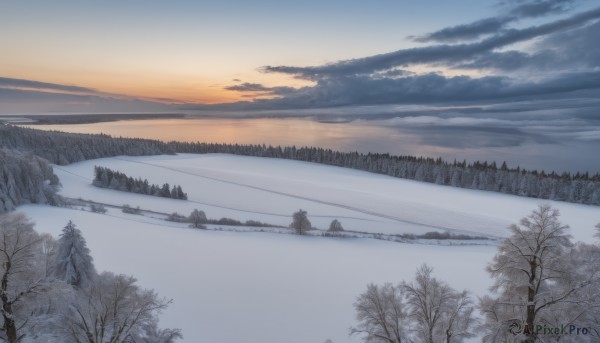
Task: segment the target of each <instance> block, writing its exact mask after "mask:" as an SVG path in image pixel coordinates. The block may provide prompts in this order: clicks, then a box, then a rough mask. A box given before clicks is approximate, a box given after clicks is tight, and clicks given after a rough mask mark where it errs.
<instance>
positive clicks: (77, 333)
mask: <svg viewBox="0 0 600 343" xmlns="http://www.w3.org/2000/svg"><path fill="white" fill-rule="evenodd" d="M169 303H170V301H168V300H165V299H161V298H159V297H158V295H157V294H156V293H155V292H154V291H152V290H146V289H142V288H140V287H138V286H137V284H136V279H135V278H133V277H131V276H125V275H114V274H112V273H106V272H105V273H102V274H101V275H99V276H98V277H97V279H96V281H95V282H94V283H93V284H92V285H91V287H89V288H87V289H81V290H80V291H79V293H78V298H77V300H76V301H75V303H74V304H73V307H72V311H71V312H70V313H69V314H68V315H67V317H66V318H65V319H64V321H65V323H66V325H64V329H65V330H67V332H65V334H67V335H68V336H69V338H70V339H71V340H72V341H74V342H87V343H125V342H136V338H139V337H148V334H153V332H152V331H154V333H155V334H159V335H162V336H164V337H163V338H166V339H168V340H166V342H172V341H173V340H175V339H176V338H178V337H180V333H179V331H173V330H170V331H168V332H167V331H165V332H162V333H160V332H158V331H156V324H157V322H158V317H157V315H158V314H159V313H160V312H161V311H162V310H163V309H165V308H166V307H167V306H168V304H169ZM153 342H155V341H153ZM160 342H162V341H160Z"/></svg>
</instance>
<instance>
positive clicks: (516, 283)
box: [480, 205, 594, 342]
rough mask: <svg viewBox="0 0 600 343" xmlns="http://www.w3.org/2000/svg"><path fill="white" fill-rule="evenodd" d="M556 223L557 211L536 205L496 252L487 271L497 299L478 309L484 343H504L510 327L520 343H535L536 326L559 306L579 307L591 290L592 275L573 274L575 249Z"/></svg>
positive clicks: (486, 300)
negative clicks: (498, 342) (582, 295)
mask: <svg viewBox="0 0 600 343" xmlns="http://www.w3.org/2000/svg"><path fill="white" fill-rule="evenodd" d="M558 217H559V212H558V210H556V209H553V208H552V207H550V206H549V205H540V206H539V207H538V208H537V209H536V210H534V211H533V212H532V213H531V214H530V215H529V216H527V217H525V218H523V219H521V223H520V224H521V225H514V224H513V225H511V226H510V227H509V230H510V231H511V236H510V237H508V238H507V239H505V240H504V241H503V242H502V243H501V244H500V245H499V246H498V253H497V254H496V256H495V257H494V261H493V263H492V264H491V265H490V266H489V267H488V272H489V273H490V275H491V276H492V277H493V278H494V279H495V282H494V285H493V287H492V292H493V293H494V294H497V296H496V297H493V296H486V297H484V298H482V300H481V303H480V308H481V309H482V312H483V313H484V315H485V317H486V323H485V326H484V329H485V330H486V331H487V333H486V334H487V335H486V337H485V339H486V340H488V341H500V340H503V339H506V335H507V333H508V329H509V327H510V326H511V325H514V326H516V327H518V328H519V327H520V328H519V330H517V331H515V333H519V332H521V333H520V335H522V336H523V338H522V339H523V341H524V342H534V341H535V340H536V337H537V334H536V332H535V331H536V330H535V325H536V324H543V323H545V322H548V321H551V320H552V319H551V318H552V317H553V316H554V315H555V314H556V311H559V309H560V307H561V306H560V305H561V304H566V303H580V301H581V299H580V297H579V294H581V292H584V291H585V288H587V287H590V286H591V285H593V284H594V279H593V278H594V276H593V275H585V276H584V275H577V274H576V273H575V272H576V269H577V268H573V267H570V264H569V263H568V258H569V256H570V254H571V253H572V251H573V244H572V243H571V239H570V236H569V235H568V234H567V233H566V231H567V229H568V226H567V225H563V224H562V223H561V222H560V221H559V220H558ZM553 308H554V309H556V310H555V311H553Z"/></svg>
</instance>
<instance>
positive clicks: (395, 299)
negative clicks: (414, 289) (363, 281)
mask: <svg viewBox="0 0 600 343" xmlns="http://www.w3.org/2000/svg"><path fill="white" fill-rule="evenodd" d="M402 290H403V289H402V288H401V287H395V286H394V285H392V284H391V283H386V284H384V285H383V286H377V285H374V284H369V285H368V286H367V290H366V291H365V292H364V293H363V294H361V295H359V296H358V298H357V299H356V302H355V303H354V308H355V310H356V319H357V320H358V325H356V326H355V327H351V328H350V334H351V335H356V334H358V335H362V336H363V337H362V339H363V341H364V342H367V343H402V342H410V340H409V330H410V319H409V314H408V310H407V305H406V303H405V302H404V299H403V297H404V295H403V293H402Z"/></svg>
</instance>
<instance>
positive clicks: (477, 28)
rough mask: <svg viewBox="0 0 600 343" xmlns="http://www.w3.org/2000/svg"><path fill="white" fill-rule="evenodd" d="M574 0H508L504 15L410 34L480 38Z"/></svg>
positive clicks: (441, 39) (560, 9)
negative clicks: (429, 31)
mask: <svg viewBox="0 0 600 343" xmlns="http://www.w3.org/2000/svg"><path fill="white" fill-rule="evenodd" d="M573 2H574V0H534V1H525V0H516V1H506V2H504V3H503V4H504V5H505V7H507V12H506V14H504V15H501V16H498V17H492V18H485V19H481V20H477V21H474V22H472V23H468V24H461V25H456V26H451V27H447V28H443V29H441V30H439V31H435V32H431V33H428V34H425V35H422V36H410V37H408V38H409V39H412V40H414V41H416V42H422V43H423V42H439V43H445V42H457V41H461V40H473V39H478V38H480V37H481V36H483V35H489V34H496V33H499V32H500V31H503V30H505V29H506V26H507V25H508V24H510V23H512V22H515V21H518V20H521V19H524V18H534V17H541V16H545V15H549V14H556V13H560V12H564V11H566V10H568V9H569V8H570V7H571V5H572V4H573Z"/></svg>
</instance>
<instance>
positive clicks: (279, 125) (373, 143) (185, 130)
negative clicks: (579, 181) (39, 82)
mask: <svg viewBox="0 0 600 343" xmlns="http://www.w3.org/2000/svg"><path fill="white" fill-rule="evenodd" d="M32 127H33V128H36V129H43V130H59V131H66V132H76V133H104V134H109V135H112V136H116V137H119V136H122V137H135V138H150V139H158V140H162V141H170V140H178V141H187V142H196V141H199V142H209V143H230V144H235V143H238V144H267V145H281V146H291V145H295V146H315V147H322V148H329V149H333V150H340V151H358V152H362V153H367V152H376V153H390V154H394V155H415V156H427V157H434V158H435V157H442V158H444V159H446V160H449V161H452V160H454V159H456V160H459V161H462V160H464V159H466V160H467V161H475V160H480V161H484V160H485V161H489V162H492V161H495V162H496V163H502V161H506V162H507V163H508V165H509V167H516V166H517V165H518V166H521V167H523V168H527V169H543V170H545V171H552V170H554V171H556V172H563V171H568V172H577V171H580V172H584V171H589V172H591V173H596V172H599V171H600V158H598V157H597V151H599V150H600V146H599V145H600V144H599V143H598V141H597V140H579V141H577V140H568V141H561V142H558V141H555V140H553V139H551V138H549V137H545V136H540V135H536V134H534V133H526V132H522V131H519V130H515V129H510V128H507V129H504V130H499V129H494V130H489V129H487V128H481V127H466V126H465V127H462V126H452V127H447V126H442V127H439V126H429V125H416V126H414V125H403V124H398V123H397V122H394V120H370V121H369V120H355V121H351V122H343V123H338V122H334V123H331V122H319V121H315V120H311V119H298V118H294V119H271V118H268V119H264V118H261V119H164V120H163V119H161V120H126V121H117V122H103V123H94V124H75V125H35V126H32ZM584 156H588V157H589V158H584Z"/></svg>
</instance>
